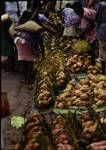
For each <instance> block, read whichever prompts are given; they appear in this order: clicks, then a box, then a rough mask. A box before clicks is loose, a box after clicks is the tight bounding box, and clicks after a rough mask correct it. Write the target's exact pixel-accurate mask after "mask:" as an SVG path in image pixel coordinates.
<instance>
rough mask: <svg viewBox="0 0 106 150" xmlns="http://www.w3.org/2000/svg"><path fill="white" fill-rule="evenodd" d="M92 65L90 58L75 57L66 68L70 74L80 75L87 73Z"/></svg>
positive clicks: (68, 61) (70, 59)
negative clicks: (80, 73)
mask: <svg viewBox="0 0 106 150" xmlns="http://www.w3.org/2000/svg"><path fill="white" fill-rule="evenodd" d="M90 64H91V57H90V56H79V55H73V56H71V57H69V58H68V60H67V63H66V67H67V69H68V70H69V71H70V73H79V72H83V71H86V70H87V68H88V66H89V65H90Z"/></svg>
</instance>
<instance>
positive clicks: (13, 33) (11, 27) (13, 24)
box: [8, 22, 17, 39]
mask: <svg viewBox="0 0 106 150" xmlns="http://www.w3.org/2000/svg"><path fill="white" fill-rule="evenodd" d="M15 27H16V23H15V22H12V24H11V26H10V27H9V30H8V32H9V34H10V36H11V37H12V38H13V39H14V35H15V34H16V33H17V31H15Z"/></svg>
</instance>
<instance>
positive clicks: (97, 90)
mask: <svg viewBox="0 0 106 150" xmlns="http://www.w3.org/2000/svg"><path fill="white" fill-rule="evenodd" d="M88 79H89V81H90V84H91V87H92V88H93V93H94V101H95V102H96V105H97V106H101V105H106V76H103V75H99V76H94V75H92V74H89V75H88Z"/></svg>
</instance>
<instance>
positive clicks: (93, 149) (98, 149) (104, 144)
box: [87, 141, 106, 150]
mask: <svg viewBox="0 0 106 150" xmlns="http://www.w3.org/2000/svg"><path fill="white" fill-rule="evenodd" d="M87 149H89V150H105V149H106V141H98V142H94V143H91V144H90V145H89V146H87Z"/></svg>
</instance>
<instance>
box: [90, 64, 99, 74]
mask: <svg viewBox="0 0 106 150" xmlns="http://www.w3.org/2000/svg"><path fill="white" fill-rule="evenodd" d="M87 73H88V74H89V73H90V74H94V75H95V74H98V73H101V65H100V64H99V63H97V64H96V65H94V66H92V65H90V66H88V68H87Z"/></svg>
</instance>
